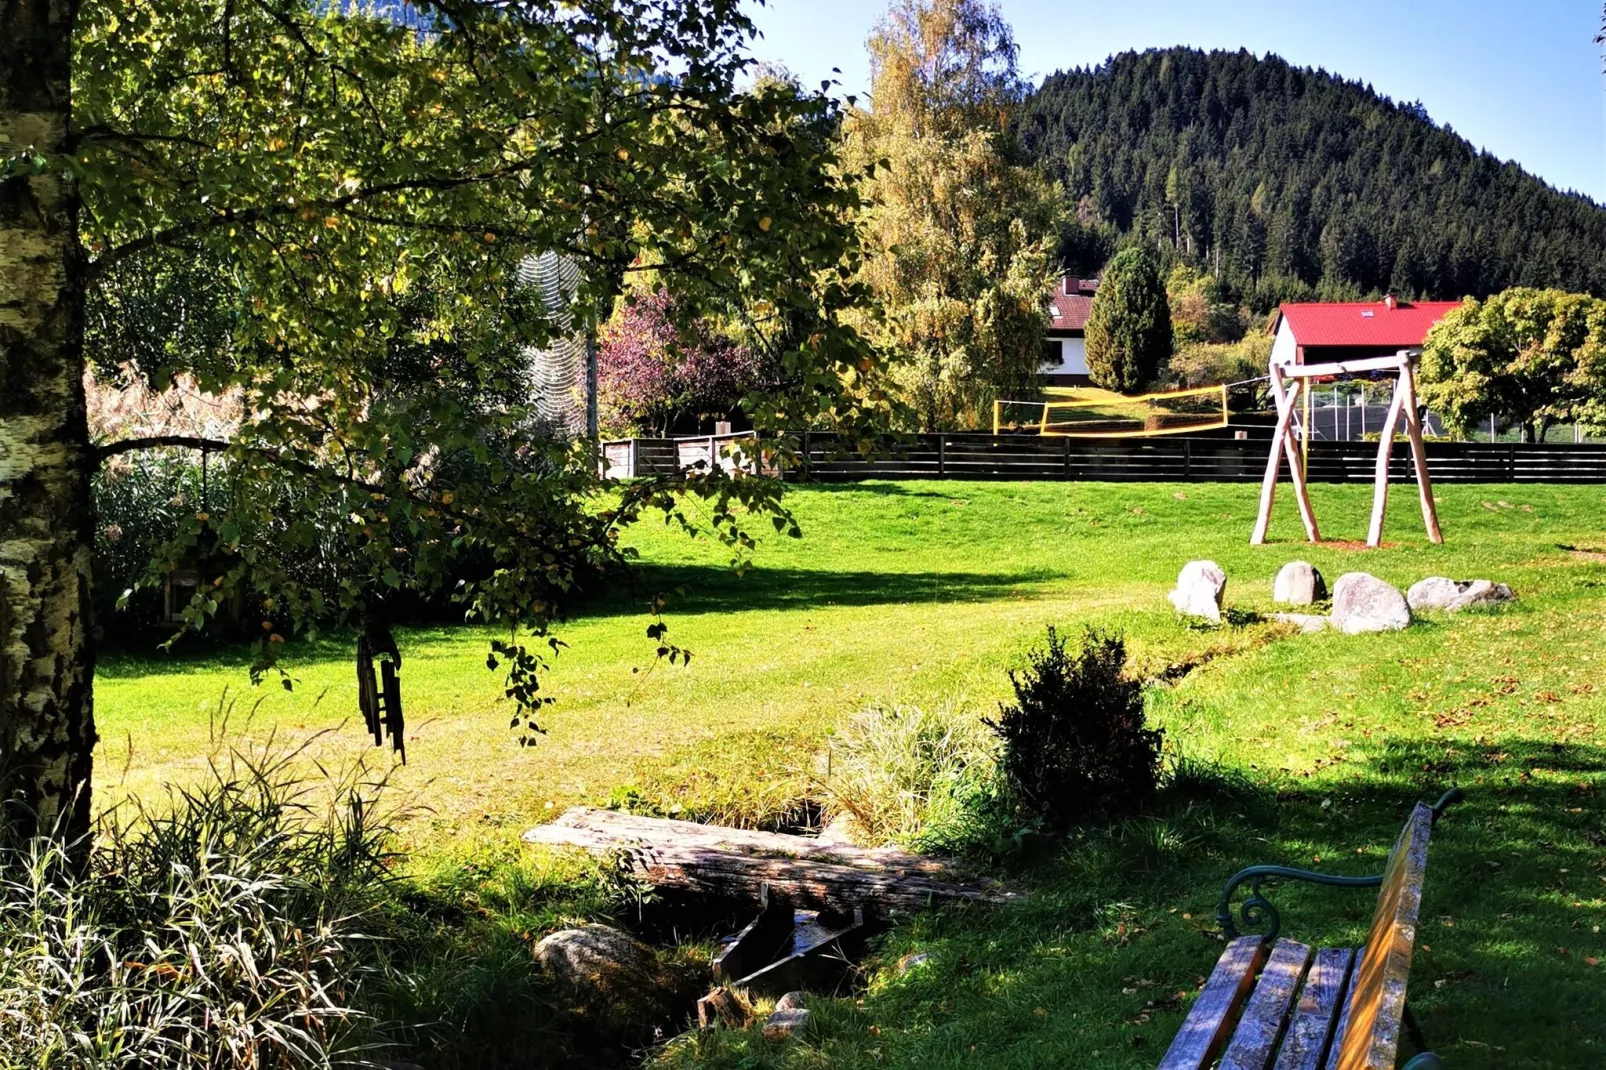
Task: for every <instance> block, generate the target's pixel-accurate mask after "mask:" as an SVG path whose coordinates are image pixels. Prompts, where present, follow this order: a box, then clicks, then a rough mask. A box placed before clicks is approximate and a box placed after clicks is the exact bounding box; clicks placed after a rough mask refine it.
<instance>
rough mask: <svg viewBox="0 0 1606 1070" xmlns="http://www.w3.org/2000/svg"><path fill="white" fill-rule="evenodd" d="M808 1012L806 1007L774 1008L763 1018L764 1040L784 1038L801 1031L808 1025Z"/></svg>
mask: <svg viewBox="0 0 1606 1070" xmlns="http://www.w3.org/2000/svg"><path fill="white" fill-rule="evenodd" d="M808 1024H809V1012H808V1008H806V1007H786V1008H781V1009H778V1010H776V1011H775V1012H774V1013H772V1014H771V1015H770V1016H769V1017H768V1018H766V1019H764V1039H765V1040H785V1039H786V1038H787V1037H790V1036H793V1035H795V1034H797V1033H800V1032H802V1031H803V1030H804V1029H806V1028H807V1027H808Z"/></svg>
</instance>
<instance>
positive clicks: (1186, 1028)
mask: <svg viewBox="0 0 1606 1070" xmlns="http://www.w3.org/2000/svg"><path fill="white" fill-rule="evenodd" d="M1273 456H1276V454H1273ZM1265 960H1266V945H1265V944H1264V943H1263V942H1262V941H1261V939H1260V937H1258V936H1240V937H1239V938H1238V939H1236V940H1234V941H1232V942H1231V943H1230V944H1228V945H1227V948H1226V950H1225V951H1223V952H1222V953H1221V957H1220V958H1219V959H1217V960H1216V966H1215V969H1213V970H1211V971H1210V979H1209V980H1208V981H1206V982H1205V986H1204V991H1203V992H1200V993H1199V998H1198V1000H1197V1001H1196V1002H1195V1003H1194V1005H1193V1009H1192V1010H1190V1011H1189V1012H1188V1017H1187V1020H1186V1021H1184V1022H1183V1023H1182V1028H1181V1029H1180V1030H1179V1031H1178V1032H1177V1035H1176V1038H1175V1039H1174V1040H1172V1041H1171V1047H1170V1048H1169V1049H1167V1051H1166V1053H1165V1058H1163V1059H1161V1060H1160V1068H1159V1070H1204V1068H1205V1067H1207V1066H1209V1065H1210V1064H1211V1063H1213V1062H1214V1061H1215V1058H1216V1053H1217V1052H1219V1051H1220V1050H1221V1046H1222V1045H1223V1044H1224V1043H1226V1041H1227V1037H1228V1036H1229V1035H1231V1033H1232V1026H1233V1021H1234V1019H1235V1017H1236V1015H1237V1013H1238V1008H1239V1007H1241V1006H1243V1003H1244V1000H1245V999H1247V998H1248V997H1249V991H1250V989H1251V988H1253V987H1254V984H1255V973H1256V971H1257V970H1259V969H1260V964H1261V963H1262V962H1264V961H1265Z"/></svg>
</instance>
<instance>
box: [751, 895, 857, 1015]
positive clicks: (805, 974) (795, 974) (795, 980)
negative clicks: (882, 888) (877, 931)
mask: <svg viewBox="0 0 1606 1070" xmlns="http://www.w3.org/2000/svg"><path fill="white" fill-rule="evenodd" d="M805 928H807V929H809V930H811V932H808V933H805V932H804V931H803V930H804V929H805ZM868 935H869V933H868V931H867V930H866V928H865V924H864V912H863V911H862V910H861V911H855V912H854V915H853V917H852V918H851V919H848V920H847V921H846V922H845V923H843V924H832V923H829V922H826V921H824V920H823V916H822V919H821V920H818V921H816V922H815V923H813V924H810V925H808V926H803V925H801V924H800V925H799V927H798V929H797V930H796V931H795V932H794V935H793V941H794V942H793V944H792V945H791V953H790V954H787V955H783V956H781V957H779V958H778V959H777V960H776V961H774V962H772V963H769V964H768V965H765V966H762V967H761V968H759V969H757V970H755V971H753V972H752V973H749V974H746V975H744V976H741V977H737V978H734V979H732V980H731V982H730V985H731V987H732V988H735V989H736V990H738V991H740V992H745V993H746V994H747V995H748V997H749V998H753V997H757V998H764V997H771V998H773V997H776V996H783V995H785V994H786V993H788V992H795V991H796V990H798V989H800V988H804V989H812V990H815V991H818V990H820V989H826V990H829V989H831V988H834V987H835V986H836V983H837V982H839V981H840V980H841V979H842V976H843V974H844V973H846V972H847V970H848V969H849V968H850V967H851V965H852V963H853V961H854V960H855V959H857V958H858V957H859V956H860V955H862V954H863V953H864V944H865V940H866V938H867V937H868Z"/></svg>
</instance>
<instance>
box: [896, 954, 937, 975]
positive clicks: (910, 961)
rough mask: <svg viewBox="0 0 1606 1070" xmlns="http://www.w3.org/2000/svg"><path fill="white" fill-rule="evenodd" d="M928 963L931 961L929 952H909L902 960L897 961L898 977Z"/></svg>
mask: <svg viewBox="0 0 1606 1070" xmlns="http://www.w3.org/2000/svg"><path fill="white" fill-rule="evenodd" d="M930 961H931V952H929V951H911V952H909V953H908V954H907V955H905V956H904V957H903V958H901V959H899V960H898V976H900V977H901V976H903V975H904V974H906V973H908V972H909V971H910V970H913V969H915V968H917V967H920V966H924V965H925V964H926V963H928V962H930Z"/></svg>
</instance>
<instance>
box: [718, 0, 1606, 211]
mask: <svg viewBox="0 0 1606 1070" xmlns="http://www.w3.org/2000/svg"><path fill="white" fill-rule="evenodd" d="M749 4H750V7H749V10H750V12H751V14H752V16H753V18H754V20H755V21H756V22H757V23H758V26H759V29H760V30H761V31H762V32H763V34H764V39H763V40H761V41H759V42H757V44H756V45H755V48H754V53H755V55H757V56H758V57H759V58H760V59H764V60H769V61H775V62H780V63H784V64H785V65H786V66H787V67H788V68H789V69H791V70H792V71H793V72H795V73H796V74H798V75H799V76H801V77H802V78H803V79H804V81H805V83H806V84H818V82H819V81H821V80H822V79H824V78H828V77H832V75H831V68H832V67H840V68H841V69H842V76H841V81H842V83H843V85H842V90H841V91H842V92H844V93H847V92H857V93H861V94H862V93H864V92H865V90H866V89H867V88H868V83H869V64H868V61H867V60H866V58H865V51H864V39H865V37H866V36H868V34H869V32H870V30H871V28H872V27H873V26H874V25H875V23H876V21H877V20H878V19H879V18H880V15H881V12H882V11H883V10H885V4H884V2H883V0H768V2H767V4H766V5H765V6H763V7H760V6H758V5H756V4H752V3H751V0H749ZM1001 7H1002V10H1003V13H1004V17H1005V18H1006V19H1008V20H1009V21H1010V23H1011V24H1012V25H1013V26H1014V28H1015V39H1016V40H1017V41H1018V42H1019V44H1020V64H1021V71H1022V73H1024V74H1026V75H1029V76H1030V77H1032V79H1033V80H1034V81H1035V80H1040V79H1041V78H1042V76H1043V75H1045V74H1050V73H1052V72H1054V71H1056V70H1059V69H1061V68H1069V67H1079V66H1087V65H1089V64H1096V63H1099V62H1101V61H1102V60H1103V59H1104V58H1105V57H1107V56H1109V55H1110V54H1112V53H1115V52H1122V51H1126V50H1127V49H1133V48H1136V49H1142V48H1154V47H1164V46H1169V45H1192V46H1195V47H1199V48H1207V49H1213V48H1230V49H1237V48H1248V49H1249V50H1251V51H1252V52H1255V53H1257V54H1262V55H1263V54H1265V53H1266V52H1275V53H1277V54H1278V55H1280V56H1282V57H1283V58H1284V59H1287V60H1289V61H1290V62H1292V63H1295V64H1298V65H1300V66H1307V67H1325V68H1327V70H1329V71H1332V72H1334V73H1337V74H1341V75H1343V76H1344V77H1346V78H1349V79H1352V80H1356V81H1361V82H1370V83H1371V84H1372V86H1373V88H1375V89H1376V90H1377V91H1378V92H1380V93H1384V94H1386V95H1388V96H1390V97H1393V98H1394V99H1395V100H1421V101H1422V103H1423V104H1424V105H1426V106H1427V109H1428V114H1429V115H1431V116H1432V117H1433V118H1434V120H1435V121H1437V122H1440V123H1445V122H1447V123H1449V124H1450V125H1451V126H1452V127H1454V128H1455V130H1456V132H1457V133H1459V134H1461V136H1462V137H1465V138H1467V139H1468V140H1469V141H1471V142H1472V143H1473V144H1475V145H1477V146H1479V147H1481V148H1486V149H1488V150H1489V151H1490V152H1492V153H1494V154H1495V155H1496V156H1499V157H1500V158H1502V159H1511V160H1516V161H1517V162H1518V163H1520V164H1521V165H1522V166H1523V167H1525V168H1527V169H1528V170H1529V171H1531V172H1534V173H1535V174H1538V175H1539V176H1540V177H1542V178H1544V179H1545V180H1546V181H1548V182H1550V183H1551V184H1552V185H1554V186H1557V187H1560V188H1562V189H1575V190H1578V191H1579V192H1582V193H1587V194H1589V195H1590V196H1592V197H1594V198H1595V199H1596V200H1597V201H1601V202H1603V203H1606V77H1603V76H1602V73H1601V57H1600V48H1599V46H1597V45H1596V44H1594V41H1593V38H1594V36H1595V34H1596V32H1597V31H1598V30H1599V27H1600V16H1601V5H1600V4H1599V3H1597V2H1595V0H1520V2H1518V3H1512V2H1510V0H1507V2H1505V3H1500V2H1496V0H1456V2H1451V0H1327V2H1321V3H1316V2H1310V0H1304V2H1300V0H1284V2H1282V3H1277V2H1273V0H1210V2H1208V3H1200V2H1197V0H1195V2H1189V0H1074V2H1073V0H1002V3H1001Z"/></svg>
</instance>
